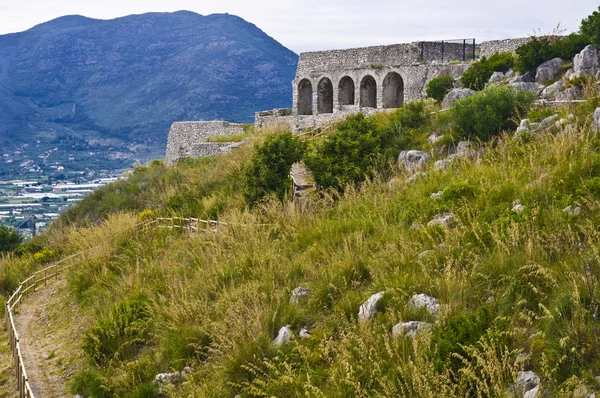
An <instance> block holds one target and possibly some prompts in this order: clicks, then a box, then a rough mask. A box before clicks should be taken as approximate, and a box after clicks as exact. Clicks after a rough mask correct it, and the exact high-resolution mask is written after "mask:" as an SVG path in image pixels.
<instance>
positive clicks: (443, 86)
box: [426, 76, 454, 102]
mask: <svg viewBox="0 0 600 398" xmlns="http://www.w3.org/2000/svg"><path fill="white" fill-rule="evenodd" d="M453 87H454V78H453V77H452V76H440V77H435V78H433V79H431V80H430V81H429V83H427V89H426V93H427V96H428V97H429V98H433V99H434V100H436V101H437V102H442V101H443V100H444V97H445V96H446V94H448V92H449V91H450V90H452V88H453Z"/></svg>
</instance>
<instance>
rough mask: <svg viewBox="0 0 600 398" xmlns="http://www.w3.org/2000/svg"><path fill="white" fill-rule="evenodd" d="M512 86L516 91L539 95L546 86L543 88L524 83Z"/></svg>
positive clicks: (536, 84)
mask: <svg viewBox="0 0 600 398" xmlns="http://www.w3.org/2000/svg"><path fill="white" fill-rule="evenodd" d="M510 85H511V86H513V87H514V88H515V90H519V91H531V92H532V93H534V94H536V95H538V94H539V93H541V92H542V90H543V89H544V86H542V85H541V84H539V83H523V82H517V83H510Z"/></svg>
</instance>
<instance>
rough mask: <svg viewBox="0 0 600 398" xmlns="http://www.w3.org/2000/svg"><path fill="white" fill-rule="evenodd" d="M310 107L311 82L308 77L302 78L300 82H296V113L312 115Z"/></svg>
mask: <svg viewBox="0 0 600 398" xmlns="http://www.w3.org/2000/svg"><path fill="white" fill-rule="evenodd" d="M312 108H313V89H312V83H311V82H310V80H308V79H302V80H301V81H300V83H298V115H312V114H313V111H312Z"/></svg>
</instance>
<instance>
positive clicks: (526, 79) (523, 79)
mask: <svg viewBox="0 0 600 398" xmlns="http://www.w3.org/2000/svg"><path fill="white" fill-rule="evenodd" d="M534 81H535V79H534V78H533V76H531V73H529V72H526V73H525V74H524V75H519V76H517V77H514V78H513V79H512V80H511V81H510V84H513V83H533V82H534Z"/></svg>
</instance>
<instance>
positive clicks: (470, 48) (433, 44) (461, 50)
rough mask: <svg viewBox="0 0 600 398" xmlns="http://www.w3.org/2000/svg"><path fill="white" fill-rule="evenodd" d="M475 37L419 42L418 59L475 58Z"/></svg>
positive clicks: (422, 60) (460, 59)
mask: <svg viewBox="0 0 600 398" xmlns="http://www.w3.org/2000/svg"><path fill="white" fill-rule="evenodd" d="M476 48H477V46H476V44H475V39H473V38H469V39H452V40H436V41H422V42H419V50H420V54H419V60H420V61H421V62H425V61H441V62H444V61H463V62H464V61H468V60H472V59H475V58H476V56H477V54H476Z"/></svg>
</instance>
